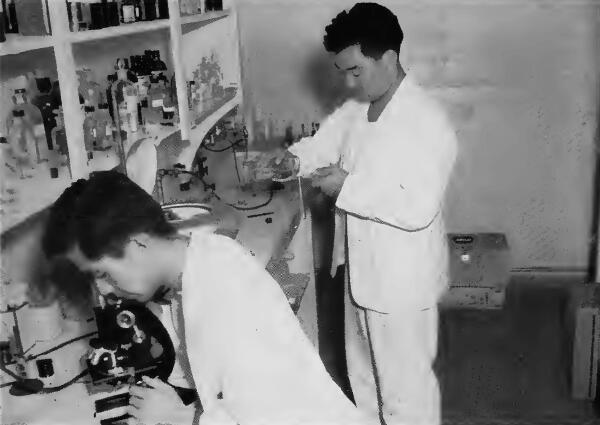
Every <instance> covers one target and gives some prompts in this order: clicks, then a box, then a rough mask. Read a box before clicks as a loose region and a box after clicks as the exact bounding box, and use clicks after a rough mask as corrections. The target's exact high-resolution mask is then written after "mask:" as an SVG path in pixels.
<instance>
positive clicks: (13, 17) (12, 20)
mask: <svg viewBox="0 0 600 425" xmlns="http://www.w3.org/2000/svg"><path fill="white" fill-rule="evenodd" d="M5 10H6V12H5V13H6V16H7V17H8V25H7V26H6V32H7V33H10V34H18V33H19V22H17V7H16V6H15V0H8V4H7V8H6V9H5Z"/></svg>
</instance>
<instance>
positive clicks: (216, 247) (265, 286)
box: [182, 232, 368, 425]
mask: <svg viewBox="0 0 600 425" xmlns="http://www.w3.org/2000/svg"><path fill="white" fill-rule="evenodd" d="M186 255H187V257H186V266H185V270H184V273H183V276H182V308H183V318H184V319H183V321H184V328H185V332H184V333H185V343H186V352H187V357H188V360H189V365H190V369H191V372H192V375H193V380H194V382H195V386H196V388H197V390H198V393H199V395H200V399H201V402H202V405H203V408H204V414H203V415H202V416H201V418H200V424H202V425H205V424H209V425H215V424H219V425H220V424H236V423H237V424H240V425H286V424H290V425H303V424H307V425H316V424H323V425H325V424H357V425H358V424H361V425H362V424H364V423H368V421H365V420H364V418H363V417H361V416H360V414H359V413H358V410H357V409H356V407H355V406H354V405H353V404H352V403H351V402H350V401H349V400H348V399H347V398H346V397H345V396H344V394H343V393H342V391H341V390H340V389H339V388H338V387H337V385H336V384H335V383H334V382H333V380H332V379H331V377H330V376H329V375H328V374H327V372H326V370H325V367H324V366H323V364H322V363H321V360H320V358H319V356H318V354H317V352H316V350H315V349H314V347H313V346H312V345H311V344H310V342H309V341H308V339H307V337H306V336H305V334H304V333H303V331H302V330H301V328H300V325H299V323H298V320H297V319H296V317H295V316H294V314H293V312H292V310H291V309H290V307H289V304H288V302H287V299H286V297H285V295H284V294H283V291H282V290H281V288H280V287H279V285H278V284H277V282H275V281H274V280H273V278H272V277H271V276H270V275H269V274H268V273H267V272H266V270H265V269H264V268H263V267H261V266H260V264H259V263H258V262H256V261H255V260H254V259H253V258H252V256H251V255H250V254H249V253H248V252H246V251H245V250H244V249H243V248H242V247H241V246H240V245H239V244H238V243H237V242H235V241H233V240H231V239H229V238H227V237H224V236H219V235H215V234H211V233H207V232H199V233H194V234H192V239H191V242H190V246H189V249H188V251H187V254H186ZM219 393H222V395H223V397H222V399H220V398H219V397H218V395H219Z"/></svg>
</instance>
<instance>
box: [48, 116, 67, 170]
mask: <svg viewBox="0 0 600 425" xmlns="http://www.w3.org/2000/svg"><path fill="white" fill-rule="evenodd" d="M53 112H54V114H55V115H56V127H54V128H53V129H52V144H53V146H54V152H55V154H57V155H58V157H59V158H60V164H59V165H58V167H59V168H60V167H63V166H65V165H66V166H68V167H69V173H71V164H70V163H69V147H68V145H67V133H66V131H65V119H64V114H63V110H62V106H60V107H59V108H58V109H55V110H54V111H53Z"/></svg>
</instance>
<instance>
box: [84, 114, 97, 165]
mask: <svg viewBox="0 0 600 425" xmlns="http://www.w3.org/2000/svg"><path fill="white" fill-rule="evenodd" d="M95 110H96V108H94V107H93V106H85V107H84V111H85V119H84V120H83V144H84V146H85V150H86V151H87V155H88V160H90V159H92V158H93V157H94V148H95V147H96V145H97V132H96V127H97V123H96V119H95V118H94V112H95Z"/></svg>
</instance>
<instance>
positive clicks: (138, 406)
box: [128, 398, 142, 411]
mask: <svg viewBox="0 0 600 425" xmlns="http://www.w3.org/2000/svg"><path fill="white" fill-rule="evenodd" d="M129 407H132V408H133V411H136V410H142V403H141V400H140V399H139V398H130V399H129ZM129 407H128V408H129Z"/></svg>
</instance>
